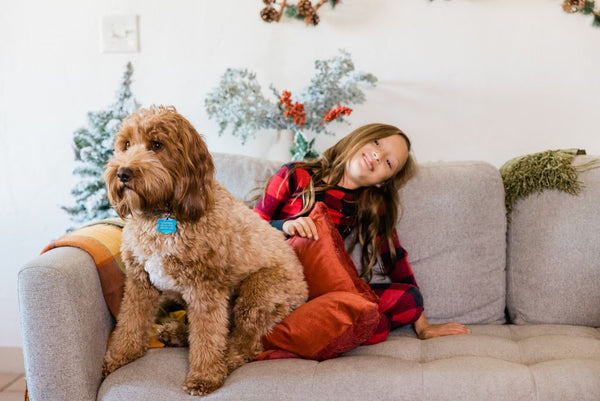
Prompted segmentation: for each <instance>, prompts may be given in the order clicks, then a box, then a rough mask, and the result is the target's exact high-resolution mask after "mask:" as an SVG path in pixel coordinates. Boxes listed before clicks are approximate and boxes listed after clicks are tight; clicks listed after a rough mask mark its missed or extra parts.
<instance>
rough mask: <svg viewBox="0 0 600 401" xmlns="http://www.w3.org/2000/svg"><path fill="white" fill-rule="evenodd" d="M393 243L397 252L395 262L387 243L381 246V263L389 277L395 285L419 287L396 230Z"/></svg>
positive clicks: (393, 233)
mask: <svg viewBox="0 0 600 401" xmlns="http://www.w3.org/2000/svg"><path fill="white" fill-rule="evenodd" d="M392 242H393V244H394V248H395V250H396V259H395V260H392V255H391V253H390V248H389V246H388V244H387V241H383V243H382V246H381V261H382V262H383V266H384V267H385V269H386V271H387V272H388V276H389V277H390V279H391V280H392V282H393V283H405V284H412V285H414V286H415V287H418V285H417V281H416V280H415V276H414V274H413V272H412V269H411V268H410V264H409V263H408V253H407V252H406V250H405V249H404V248H403V247H402V245H400V239H399V238H398V234H397V233H396V229H394V231H393V232H392Z"/></svg>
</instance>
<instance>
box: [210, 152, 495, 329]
mask: <svg viewBox="0 0 600 401" xmlns="http://www.w3.org/2000/svg"><path fill="white" fill-rule="evenodd" d="M213 157H214V159H215V164H216V177H217V179H218V180H219V181H220V182H221V183H222V184H223V185H225V187H227V188H228V189H229V190H230V191H231V192H232V193H233V195H234V196H235V197H237V198H239V199H248V194H249V193H250V192H251V190H252V189H255V188H257V187H259V186H262V185H263V184H264V182H265V180H266V179H268V178H269V177H271V176H272V175H273V174H274V173H275V172H276V171H277V170H278V169H279V167H280V166H281V163H277V162H271V161H266V160H261V159H256V158H252V157H248V156H240V155H228V154H219V153H215V154H213ZM401 198H402V201H403V204H404V214H403V217H402V219H401V221H400V223H399V224H398V226H397V228H398V234H399V236H400V240H401V242H402V245H403V246H404V247H405V248H406V249H407V251H408V256H409V261H410V263H411V265H412V267H413V271H414V273H415V277H416V280H417V282H418V284H419V286H420V288H421V291H422V293H423V296H424V299H425V308H426V311H427V316H428V318H429V320H430V321H431V322H433V323H435V322H445V321H450V320H455V321H460V322H462V323H471V324H473V323H502V322H504V321H505V305H506V297H505V295H506V292H505V289H506V276H505V266H506V218H505V208H504V189H503V185H502V180H501V178H500V174H499V172H498V170H497V169H496V168H495V167H493V166H492V165H490V164H487V163H483V162H456V163H450V162H438V163H427V164H421V165H420V167H419V172H418V174H417V176H416V177H415V178H414V179H413V180H411V181H410V182H409V183H408V184H407V185H406V187H405V188H404V189H403V190H402V193H401ZM358 254H359V252H356V250H355V252H354V253H353V259H354V261H355V263H357V262H358V258H357V255H358ZM357 265H359V263H357Z"/></svg>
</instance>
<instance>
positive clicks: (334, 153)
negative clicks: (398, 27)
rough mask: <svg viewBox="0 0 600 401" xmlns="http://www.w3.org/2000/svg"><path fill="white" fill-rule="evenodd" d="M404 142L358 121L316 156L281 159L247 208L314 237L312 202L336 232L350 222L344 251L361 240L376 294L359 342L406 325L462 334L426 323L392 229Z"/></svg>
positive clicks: (453, 326) (425, 332) (402, 179)
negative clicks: (373, 322) (376, 318)
mask: <svg viewBox="0 0 600 401" xmlns="http://www.w3.org/2000/svg"><path fill="white" fill-rule="evenodd" d="M410 147H411V145H410V140H409V139H408V137H407V136H406V135H405V134H404V133H403V132H402V131H401V130H400V129H398V128H396V127H393V126H391V125H385V124H368V125H365V126H363V127H360V128H358V129H356V130H354V131H353V132H351V133H350V134H349V135H348V136H346V137H344V138H343V139H341V140H340V141H339V142H338V143H337V144H335V145H334V146H332V147H331V148H329V149H327V150H326V151H325V152H324V153H323V156H322V157H321V158H320V159H318V160H316V161H313V162H308V163H304V162H300V163H289V164H285V165H284V166H283V167H282V168H281V169H280V170H279V171H278V172H277V173H276V174H275V176H273V177H272V178H271V179H270V181H269V182H268V183H267V185H266V187H265V191H264V193H263V195H262V197H261V198H260V199H259V201H258V203H257V204H256V207H255V209H254V211H255V212H256V213H258V214H259V215H260V216H261V217H262V218H264V219H265V220H267V221H270V222H271V225H272V226H274V227H275V228H277V229H279V230H281V231H283V232H284V233H285V234H286V235H288V236H294V235H299V236H301V237H307V238H312V239H315V240H316V239H318V236H319V233H318V232H317V229H316V226H315V223H314V222H313V221H312V220H311V219H310V218H309V217H308V214H309V212H310V211H311V209H312V208H313V206H314V204H315V202H319V201H320V202H324V203H325V204H326V205H327V207H328V209H329V214H330V215H331V218H332V220H333V222H334V224H335V225H336V226H337V229H338V231H339V232H340V234H341V235H342V237H343V238H346V237H347V236H348V235H349V234H350V232H351V231H352V230H353V229H354V228H356V232H355V235H354V236H353V237H352V238H351V246H350V249H353V248H354V246H355V245H356V244H357V243H360V244H361V245H362V255H361V267H360V269H359V270H360V274H361V276H362V278H363V279H365V280H366V281H367V282H369V283H370V284H371V288H372V289H373V290H374V292H375V293H376V294H377V295H378V296H379V297H380V305H379V310H380V313H381V314H382V319H381V320H380V324H379V327H378V328H377V329H376V330H375V333H374V334H373V336H372V337H371V338H370V339H369V340H368V341H367V342H366V343H365V344H374V343H377V342H380V341H383V340H385V339H386V338H387V335H388V333H389V331H390V330H391V329H393V328H396V327H399V326H402V325H405V324H411V323H412V324H414V328H415V331H416V333H417V336H418V337H419V338H420V339H426V338H432V337H438V336H445V335H453V334H466V333H469V332H470V331H469V329H467V328H466V327H465V326H463V325H462V324H458V323H447V324H439V325H433V324H430V323H429V322H428V320H427V317H426V316H425V313H423V300H422V297H421V293H420V291H419V288H418V286H417V283H416V281H415V278H414V276H413V273H412V270H411V268H410V265H409V264H408V260H407V254H406V251H405V250H404V249H403V248H402V246H401V245H400V242H399V239H398V236H397V234H396V230H395V224H396V220H397V218H398V206H399V199H398V190H399V189H400V188H401V187H402V186H403V185H404V184H405V183H406V182H407V181H408V180H409V179H410V178H412V177H413V176H414V174H415V173H416V164H415V162H414V160H413V158H412V156H411V154H410ZM379 261H380V262H381V263H380V262H379ZM381 265H382V266H381Z"/></svg>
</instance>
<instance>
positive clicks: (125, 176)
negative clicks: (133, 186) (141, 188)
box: [117, 167, 133, 182]
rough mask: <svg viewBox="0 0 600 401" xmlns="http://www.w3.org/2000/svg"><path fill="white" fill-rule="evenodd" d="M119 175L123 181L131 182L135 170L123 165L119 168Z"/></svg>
mask: <svg viewBox="0 0 600 401" xmlns="http://www.w3.org/2000/svg"><path fill="white" fill-rule="evenodd" d="M117 177H119V180H120V181H121V182H129V181H131V179H132V178H133V171H131V169H130V168H128V167H121V168H119V170H117Z"/></svg>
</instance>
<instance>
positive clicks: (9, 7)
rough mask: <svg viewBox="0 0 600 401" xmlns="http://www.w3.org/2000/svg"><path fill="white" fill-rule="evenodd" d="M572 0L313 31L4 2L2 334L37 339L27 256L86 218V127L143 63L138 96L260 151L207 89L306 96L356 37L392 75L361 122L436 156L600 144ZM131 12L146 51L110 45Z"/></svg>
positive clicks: (173, 12)
mask: <svg viewBox="0 0 600 401" xmlns="http://www.w3.org/2000/svg"><path fill="white" fill-rule="evenodd" d="M561 3H562V1H561V0H452V1H443V0H437V1H434V2H430V1H428V0H369V1H366V0H363V1H351V0H344V1H343V3H342V4H341V5H340V6H339V8H337V9H336V10H332V9H331V8H330V7H329V6H324V7H323V8H322V10H323V11H322V12H321V24H320V25H319V26H318V27H311V28H306V27H305V26H304V25H303V24H302V23H300V22H295V21H290V20H286V21H285V22H283V23H279V24H266V23H264V22H262V20H261V19H260V18H259V16H258V13H259V10H260V8H261V7H262V2H261V1H260V0H254V1H250V0H243V1H242V0H239V1H208V0H173V1H170V2H165V1H158V0H119V1H117V0H112V1H108V0H105V1H100V0H96V1H91V0H53V1H50V2H47V1H42V0H20V1H11V0H0V10H2V11H1V12H0V225H1V226H0V247H1V252H0V257H1V259H0V260H1V265H0V305H1V306H0V308H1V309H0V310H1V311H2V319H0V346H20V344H21V339H20V329H19V323H18V304H17V294H16V279H17V272H18V269H19V267H20V266H21V265H22V264H23V263H25V262H26V261H27V260H29V259H31V258H32V257H34V256H35V255H36V254H38V253H39V251H40V250H41V249H42V248H43V246H44V245H46V244H47V243H48V242H49V241H50V240H51V239H53V238H56V237H58V236H60V235H61V234H62V233H64V231H65V229H66V228H67V227H69V226H70V225H71V222H70V221H69V219H68V216H67V215H66V214H65V213H64V212H62V211H61V209H60V206H61V205H66V204H70V203H71V202H72V200H71V198H70V195H69V193H70V190H71V188H72V186H73V184H74V182H75V177H73V176H72V175H71V171H72V169H73V155H72V151H71V140H72V133H73V131H74V130H75V129H76V128H78V127H80V126H82V125H84V124H85V123H86V112H87V111H95V110H99V109H102V108H104V107H105V106H107V105H108V104H110V103H112V102H113V98H114V97H113V96H114V92H115V91H116V89H117V85H118V82H119V79H120V76H121V74H122V71H123V67H124V65H125V64H126V62H127V61H129V60H130V61H131V62H132V63H133V65H134V69H135V72H134V84H133V86H132V88H133V91H134V93H135V96H136V98H137V100H138V101H139V102H140V103H142V105H146V106H147V105H150V104H153V103H162V104H173V105H175V106H176V107H177V108H178V110H179V111H180V112H182V113H183V114H184V115H185V116H187V117H188V118H189V119H190V120H191V121H192V123H194V124H195V125H196V126H197V128H198V130H199V131H200V132H201V133H203V134H204V135H205V136H206V139H207V142H208V144H209V147H210V148H211V149H212V150H213V151H219V152H229V153H244V154H252V155H260V154H261V152H262V147H263V144H264V142H265V141H268V140H269V139H264V138H263V142H261V141H260V140H259V141H253V142H252V143H249V144H248V145H247V146H246V147H241V145H240V144H239V142H238V141H237V140H236V139H235V138H232V137H229V136H223V137H217V136H216V135H215V133H216V125H215V123H214V122H213V121H211V120H208V119H207V116H206V113H205V112H204V97H205V94H206V93H207V91H209V90H210V89H211V88H213V87H214V86H215V84H216V83H217V82H218V79H219V77H220V75H221V74H222V72H223V71H224V70H225V69H226V68H227V67H247V68H249V69H251V70H254V71H255V72H256V73H257V74H258V78H259V80H260V82H261V83H262V85H263V87H264V88H265V89H267V88H268V85H269V84H270V83H274V84H275V85H276V86H277V87H278V88H280V89H284V88H285V89H289V90H292V91H296V92H297V91H299V90H301V89H302V88H303V87H304V85H305V84H306V83H307V82H308V79H309V77H310V76H311V75H312V72H313V60H314V59H316V58H328V57H331V56H333V55H335V54H336V52H337V49H338V48H344V49H346V50H348V51H349V52H350V53H351V54H352V56H353V59H354V61H355V64H356V66H357V68H358V69H361V70H365V71H368V72H372V73H373V74H375V75H376V76H377V77H378V78H379V84H378V86H377V88H375V89H367V90H366V94H367V102H366V103H365V104H363V105H361V106H358V107H356V108H355V112H354V114H353V115H352V116H351V117H350V121H351V122H352V127H355V126H358V125H361V124H363V123H366V122H374V121H379V122H387V123H391V124H396V125H398V126H399V127H401V128H403V129H404V130H405V131H406V132H407V133H409V135H410V136H411V138H412V140H413V142H414V149H415V152H416V155H417V159H418V160H419V161H421V162H423V161H429V160H465V159H478V160H486V161H489V162H490V163H492V164H494V165H496V166H500V165H501V164H502V163H503V162H504V161H506V160H507V159H509V158H511V157H514V156H518V155H521V154H524V153H529V152H536V151H541V150H546V149H555V148H566V147H581V148H586V149H587V150H588V153H591V154H600V135H598V134H599V133H598V123H599V121H598V112H600V90H599V89H600V68H599V67H600V51H599V50H600V29H596V28H593V27H591V26H590V23H591V19H590V18H588V17H584V16H580V15H573V16H571V15H567V14H564V13H563V12H562V10H561V6H560V4H561ZM121 14H136V15H139V21H140V39H141V52H139V53H132V54H101V53H100V52H99V46H100V45H99V18H100V17H101V16H103V15H121ZM352 127H347V126H344V125H338V126H336V129H337V131H336V132H338V135H337V136H336V137H335V138H333V137H319V140H318V145H319V148H320V150H322V149H323V148H324V147H326V146H329V145H331V144H332V143H333V142H335V141H336V140H337V139H339V137H340V136H341V135H343V134H344V133H346V132H348V130H349V129H350V128H352ZM281 157H282V158H283V157H284V155H282V156H281ZM64 312H65V313H68V311H64Z"/></svg>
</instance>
